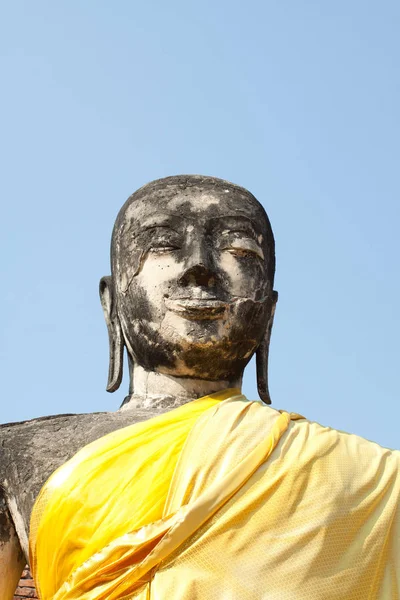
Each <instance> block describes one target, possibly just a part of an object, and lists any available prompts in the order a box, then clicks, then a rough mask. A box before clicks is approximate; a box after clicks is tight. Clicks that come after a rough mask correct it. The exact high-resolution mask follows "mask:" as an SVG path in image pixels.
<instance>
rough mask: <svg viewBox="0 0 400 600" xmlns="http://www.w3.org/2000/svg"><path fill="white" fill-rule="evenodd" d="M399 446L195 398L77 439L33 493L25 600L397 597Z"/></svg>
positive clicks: (240, 401)
mask: <svg viewBox="0 0 400 600" xmlns="http://www.w3.org/2000/svg"><path fill="white" fill-rule="evenodd" d="M399 467H400V453H399V452H396V451H391V450H387V449H384V448H381V447H380V446H378V445H377V444H374V443H372V442H369V441H367V440H364V439H362V438H360V437H358V436H355V435H349V434H346V433H343V432H339V431H336V430H333V429H330V428H326V427H322V426H321V425H319V424H317V423H313V422H309V421H307V420H306V419H303V418H302V417H299V415H294V414H289V413H287V412H284V411H281V412H278V411H275V410H274V409H272V408H270V407H268V406H266V405H264V404H262V403H261V402H249V401H248V400H246V398H245V397H244V396H242V395H240V393H239V391H238V390H227V391H226V392H225V393H222V394H214V395H212V396H208V397H205V398H202V399H200V400H196V401H194V402H191V403H189V404H187V405H184V406H182V407H180V408H178V409H176V410H173V411H171V412H169V413H166V414H164V415H160V416H159V417H157V418H155V419H151V420H149V421H146V422H143V423H138V424H135V425H132V426H130V427H127V428H124V429H122V430H119V431H116V432H114V433H112V434H109V435H107V436H105V437H104V438H101V439H100V440H98V441H96V442H94V443H92V444H89V445H88V446H86V447H85V448H84V449H83V450H81V451H80V452H78V454H77V455H76V456H75V457H73V458H72V459H71V460H70V461H69V462H68V463H66V464H65V465H64V466H63V467H61V468H60V469H59V470H58V471H56V472H55V473H54V474H53V476H52V477H51V478H50V479H49V481H48V482H47V483H46V485H45V486H44V488H43V490H42V492H41V493H40V495H39V498H38V500H37V502H36V504H35V507H34V510H33V514H32V523H31V536H30V552H31V566H32V568H33V572H34V578H35V583H36V586H37V589H38V592H39V597H40V598H41V600H117V599H118V600H170V599H171V600H172V599H173V600H196V599H201V600H231V599H232V600H234V599H235V600H260V599H268V600H314V599H315V600H333V599H335V600H338V599H340V600H375V599H379V600H400V564H399V562H400V509H399V499H400V479H399V470H400V469H399Z"/></svg>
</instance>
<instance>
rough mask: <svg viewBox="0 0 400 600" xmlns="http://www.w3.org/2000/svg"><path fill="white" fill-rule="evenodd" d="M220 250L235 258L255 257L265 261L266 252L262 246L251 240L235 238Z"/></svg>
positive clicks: (224, 244) (222, 245)
mask: <svg viewBox="0 0 400 600" xmlns="http://www.w3.org/2000/svg"><path fill="white" fill-rule="evenodd" d="M220 250H225V251H227V252H229V253H230V254H233V255H235V256H249V255H252V254H253V255H255V256H257V257H258V258H260V259H261V260H264V252H263V251H262V249H261V248H260V246H259V245H258V244H257V243H256V242H255V241H253V240H252V239H250V238H234V239H230V240H226V242H224V243H223V244H221V246H220Z"/></svg>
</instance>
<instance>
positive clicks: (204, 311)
mask: <svg viewBox="0 0 400 600" xmlns="http://www.w3.org/2000/svg"><path fill="white" fill-rule="evenodd" d="M164 300H165V305H166V307H167V308H168V310H171V311H172V312H175V313H178V314H179V315H180V316H181V317H184V318H185V319H190V320H193V321H206V320H207V321H212V320H215V319H222V317H223V316H224V313H225V311H226V309H227V307H228V303H227V302H222V301H221V300H218V299H217V298H203V299H200V298H174V299H171V298H165V299H164Z"/></svg>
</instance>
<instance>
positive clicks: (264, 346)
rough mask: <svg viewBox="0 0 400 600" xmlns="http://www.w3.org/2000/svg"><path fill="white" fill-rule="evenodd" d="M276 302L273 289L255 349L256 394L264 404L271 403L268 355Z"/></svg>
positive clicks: (275, 293)
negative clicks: (264, 327)
mask: <svg viewBox="0 0 400 600" xmlns="http://www.w3.org/2000/svg"><path fill="white" fill-rule="evenodd" d="M277 302H278V292H275V291H273V292H272V298H271V312H270V317H269V319H268V323H267V327H266V330H265V334H264V339H263V340H262V342H261V344H260V345H259V347H258V348H257V350H256V368H257V389H258V395H259V396H260V398H261V400H262V401H263V402H265V404H271V397H270V395H269V389H268V356H269V343H270V340H271V331H272V325H273V323H274V316H275V308H276V303H277Z"/></svg>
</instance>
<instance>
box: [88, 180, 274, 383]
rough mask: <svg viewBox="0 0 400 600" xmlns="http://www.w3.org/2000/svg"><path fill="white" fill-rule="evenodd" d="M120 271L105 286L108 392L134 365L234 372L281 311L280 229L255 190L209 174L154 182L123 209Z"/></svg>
mask: <svg viewBox="0 0 400 600" xmlns="http://www.w3.org/2000/svg"><path fill="white" fill-rule="evenodd" d="M111 262H112V278H111V279H110V278H105V279H103V280H102V284H101V288H100V290H101V295H102V298H103V307H104V309H105V314H106V319H107V321H108V326H109V332H110V350H111V360H110V364H111V369H110V381H109V390H110V391H113V390H114V389H116V388H117V387H118V385H119V383H120V381H121V373H120V372H117V371H118V369H119V370H121V369H122V357H121V353H122V351H123V348H124V346H125V347H126V350H127V352H128V356H129V357H130V359H131V362H132V363H135V364H138V365H140V366H141V367H143V368H145V369H147V370H152V371H159V372H161V373H164V374H167V375H172V376H177V377H191V378H200V379H208V380H214V381H217V380H221V379H234V378H238V377H239V376H240V375H241V373H242V372H243V369H244V367H245V366H246V364H247V363H248V361H249V360H250V358H251V356H252V355H253V353H254V352H255V350H256V349H257V348H258V347H259V346H260V344H261V342H262V341H263V339H264V334H265V332H266V331H267V329H268V323H269V321H270V320H271V317H272V315H273V308H274V305H275V301H276V296H275V295H274V293H273V291H272V285H273V273H274V269H275V254H274V241H273V235H272V230H271V227H270V224H269V221H268V218H267V216H266V214H265V211H264V209H263V207H262V206H261V205H260V204H259V202H258V201H257V200H256V199H255V198H254V196H252V194H250V193H249V192H248V191H247V190H245V189H243V188H241V187H239V186H236V185H233V184H231V183H229V182H226V181H223V180H220V179H216V178H211V177H201V176H180V177H169V178H166V179H162V180H158V181H155V182H152V183H150V184H148V185H146V186H144V187H143V188H141V189H140V190H138V191H137V192H135V193H134V194H133V195H132V196H131V197H130V198H129V199H128V201H127V202H126V203H125V205H124V206H123V208H122V209H121V211H120V213H119V215H118V217H117V220H116V224H115V227H114V232H113V239H112V246H111Z"/></svg>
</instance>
